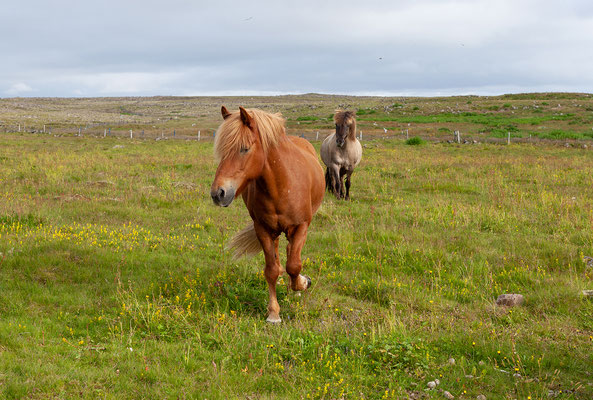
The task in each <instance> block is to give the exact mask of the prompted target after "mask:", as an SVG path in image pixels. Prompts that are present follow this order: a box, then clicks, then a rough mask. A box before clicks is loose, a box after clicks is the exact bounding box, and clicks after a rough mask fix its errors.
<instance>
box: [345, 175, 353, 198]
mask: <svg viewBox="0 0 593 400" xmlns="http://www.w3.org/2000/svg"><path fill="white" fill-rule="evenodd" d="M350 176H352V171H348V172H347V173H346V200H350Z"/></svg>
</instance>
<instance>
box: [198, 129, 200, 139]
mask: <svg viewBox="0 0 593 400" xmlns="http://www.w3.org/2000/svg"><path fill="white" fill-rule="evenodd" d="M199 141H200V131H198V142H199Z"/></svg>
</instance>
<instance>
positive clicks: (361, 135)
mask: <svg viewBox="0 0 593 400" xmlns="http://www.w3.org/2000/svg"><path fill="white" fill-rule="evenodd" d="M360 140H362V131H360Z"/></svg>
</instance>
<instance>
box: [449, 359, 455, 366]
mask: <svg viewBox="0 0 593 400" xmlns="http://www.w3.org/2000/svg"><path fill="white" fill-rule="evenodd" d="M447 362H448V363H449V365H455V359H454V358H453V357H451V358H449V361H447Z"/></svg>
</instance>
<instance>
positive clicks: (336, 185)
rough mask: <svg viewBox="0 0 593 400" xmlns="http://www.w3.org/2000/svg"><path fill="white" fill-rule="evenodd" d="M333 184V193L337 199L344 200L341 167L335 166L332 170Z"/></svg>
mask: <svg viewBox="0 0 593 400" xmlns="http://www.w3.org/2000/svg"><path fill="white" fill-rule="evenodd" d="M332 176H333V179H332V181H333V182H332V183H333V187H332V189H333V192H334V194H335V195H336V197H337V198H338V200H339V199H341V198H342V177H341V176H340V167H339V166H337V165H336V164H334V166H333V168H332Z"/></svg>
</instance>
